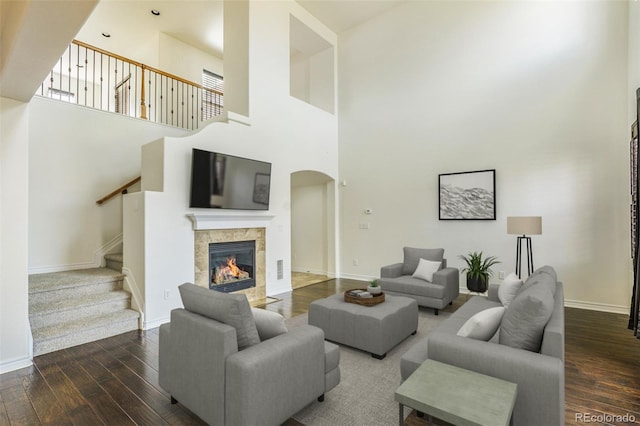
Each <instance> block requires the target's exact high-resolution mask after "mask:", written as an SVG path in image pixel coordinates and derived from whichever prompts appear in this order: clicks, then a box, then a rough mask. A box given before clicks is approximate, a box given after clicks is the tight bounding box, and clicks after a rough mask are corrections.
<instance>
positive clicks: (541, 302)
mask: <svg viewBox="0 0 640 426" xmlns="http://www.w3.org/2000/svg"><path fill="white" fill-rule="evenodd" d="M553 307H554V300H553V294H552V293H551V291H550V290H549V288H548V287H546V286H544V285H533V286H531V287H529V288H527V289H525V290H524V291H522V292H521V293H519V294H518V295H517V296H516V298H515V299H514V300H513V301H512V302H511V303H510V304H509V307H508V308H507V310H506V311H505V313H504V317H503V318H502V324H501V325H500V339H499V343H500V344H502V345H506V346H511V347H512V348H518V349H526V350H528V351H532V352H539V351H540V345H541V344H542V334H543V333H544V328H545V326H546V325H547V322H548V321H549V318H551V314H552V312H553Z"/></svg>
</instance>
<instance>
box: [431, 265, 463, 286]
mask: <svg viewBox="0 0 640 426" xmlns="http://www.w3.org/2000/svg"><path fill="white" fill-rule="evenodd" d="M433 282H434V284H440V285H443V286H447V287H448V286H455V287H456V288H458V289H459V288H460V272H459V271H458V268H444V269H440V270H439V271H437V272H434V273H433Z"/></svg>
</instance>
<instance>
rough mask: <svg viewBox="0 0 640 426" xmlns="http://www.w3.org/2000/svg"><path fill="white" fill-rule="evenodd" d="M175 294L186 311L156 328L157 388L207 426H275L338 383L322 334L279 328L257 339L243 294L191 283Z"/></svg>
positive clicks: (332, 348) (334, 359) (332, 352)
mask: <svg viewBox="0 0 640 426" xmlns="http://www.w3.org/2000/svg"><path fill="white" fill-rule="evenodd" d="M180 293H181V296H182V300H183V304H184V305H185V309H174V310H173V311H172V312H171V322H170V323H169V324H164V325H162V326H161V327H160V354H159V355H160V373H159V376H160V377H159V379H160V386H161V387H162V388H164V389H165V390H166V391H167V392H169V394H170V395H171V399H172V402H173V403H175V402H180V403H181V404H182V405H184V406H185V407H187V408H188V409H190V410H191V411H193V412H194V413H195V414H196V415H198V416H199V417H200V418H201V419H202V420H204V421H205V422H207V423H209V424H211V425H256V424H261V425H279V424H281V423H283V422H284V421H286V420H287V419H288V418H289V417H291V416H292V415H293V414H295V413H296V412H298V411H300V410H301V409H302V408H304V407H305V406H306V405H307V404H309V403H310V402H312V401H313V400H314V399H316V398H318V399H319V400H322V399H323V397H324V393H325V392H327V391H328V390H330V389H331V388H333V387H334V386H335V385H337V384H338V382H339V381H340V370H339V367H338V364H339V359H340V355H339V349H338V347H337V346H336V345H333V344H331V343H328V342H325V341H324V333H323V331H322V330H321V329H319V328H317V327H313V326H309V325H306V326H301V327H297V328H295V329H292V330H290V331H286V327H284V325H283V323H282V324H281V325H278V324H276V325H275V328H280V329H281V330H277V332H273V333H271V335H269V336H267V337H270V338H268V339H266V340H263V341H260V337H259V336H258V331H260V336H263V335H264V325H263V326H262V327H257V328H256V325H255V323H252V321H253V315H252V314H251V309H250V308H249V304H248V302H247V300H246V297H245V296H244V295H234V294H225V293H219V292H216V291H212V290H209V289H206V288H203V287H198V286H194V285H193V284H183V285H182V286H180ZM207 305H208V306H207ZM271 314H272V313H271ZM275 315H278V314H275ZM212 317H215V318H212ZM223 317H224V319H225V322H226V323H225V322H223V321H221V320H222V319H223ZM257 318H258V316H256V319H257ZM247 324H248V325H247ZM274 324H275V323H274ZM269 327H270V328H272V329H273V328H274V325H273V324H270V325H267V328H269ZM272 336H273V337H272Z"/></svg>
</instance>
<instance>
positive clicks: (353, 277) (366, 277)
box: [340, 274, 384, 291]
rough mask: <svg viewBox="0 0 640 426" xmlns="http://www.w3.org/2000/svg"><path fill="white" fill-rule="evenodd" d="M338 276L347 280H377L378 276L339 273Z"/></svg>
mask: <svg viewBox="0 0 640 426" xmlns="http://www.w3.org/2000/svg"><path fill="white" fill-rule="evenodd" d="M340 278H346V279H349V280H358V281H372V280H377V279H378V278H380V277H371V276H369V275H355V274H341V275H340ZM383 291H384V290H383Z"/></svg>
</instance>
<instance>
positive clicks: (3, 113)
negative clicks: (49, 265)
mask: <svg viewBox="0 0 640 426" xmlns="http://www.w3.org/2000/svg"><path fill="white" fill-rule="evenodd" d="M28 137H29V105H28V104H25V103H22V102H16V101H13V100H10V99H7V98H0V373H4V372H5V371H11V370H15V369H17V368H21V367H25V366H27V365H30V364H31V359H30V358H31V356H30V355H31V340H30V330H29V307H28V294H29V292H28V274H27V216H28V214H27V213H28V200H27V192H28V188H27V184H28V181H29V177H28V173H27V170H28V152H29V143H28Z"/></svg>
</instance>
